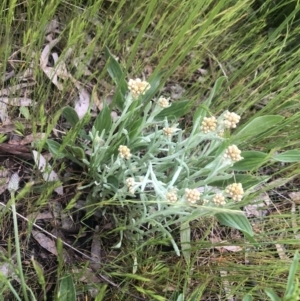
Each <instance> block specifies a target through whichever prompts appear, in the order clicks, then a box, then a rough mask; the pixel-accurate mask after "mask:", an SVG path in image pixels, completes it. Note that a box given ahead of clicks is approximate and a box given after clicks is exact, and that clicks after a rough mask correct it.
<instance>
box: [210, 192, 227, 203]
mask: <svg viewBox="0 0 300 301" xmlns="http://www.w3.org/2000/svg"><path fill="white" fill-rule="evenodd" d="M212 202H213V203H214V204H215V205H218V206H223V205H226V202H225V197H224V196H223V195H222V194H221V193H217V194H216V195H215V196H214V197H213V198H212Z"/></svg>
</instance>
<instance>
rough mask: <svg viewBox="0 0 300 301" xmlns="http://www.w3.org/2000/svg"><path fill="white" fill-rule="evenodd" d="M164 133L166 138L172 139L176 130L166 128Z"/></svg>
mask: <svg viewBox="0 0 300 301" xmlns="http://www.w3.org/2000/svg"><path fill="white" fill-rule="evenodd" d="M163 132H164V135H165V136H167V137H172V135H173V133H174V132H175V129H174V128H169V127H166V128H163Z"/></svg>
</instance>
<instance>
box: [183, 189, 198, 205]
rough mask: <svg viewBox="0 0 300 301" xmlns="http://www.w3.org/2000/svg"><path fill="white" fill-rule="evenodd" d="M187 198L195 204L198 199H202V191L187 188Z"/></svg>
mask: <svg viewBox="0 0 300 301" xmlns="http://www.w3.org/2000/svg"><path fill="white" fill-rule="evenodd" d="M185 198H186V200H187V201H188V202H189V203H191V204H195V203H196V202H197V201H199V200H200V192H199V191H198V190H197V189H189V188H186V189H185Z"/></svg>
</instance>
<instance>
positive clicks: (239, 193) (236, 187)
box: [225, 183, 244, 201]
mask: <svg viewBox="0 0 300 301" xmlns="http://www.w3.org/2000/svg"><path fill="white" fill-rule="evenodd" d="M225 192H226V193H227V194H229V196H230V197H231V198H232V199H233V200H234V201H240V200H241V199H242V198H243V195H244V190H243V187H242V184H241V183H233V184H231V185H229V186H227V187H226V189H225Z"/></svg>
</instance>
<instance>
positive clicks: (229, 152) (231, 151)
mask: <svg viewBox="0 0 300 301" xmlns="http://www.w3.org/2000/svg"><path fill="white" fill-rule="evenodd" d="M224 158H225V159H230V160H232V161H234V162H237V161H240V160H242V159H243V157H241V151H240V150H239V149H238V147H237V146H236V145H234V144H233V145H230V146H228V148H227V149H226V151H225V154H224Z"/></svg>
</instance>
